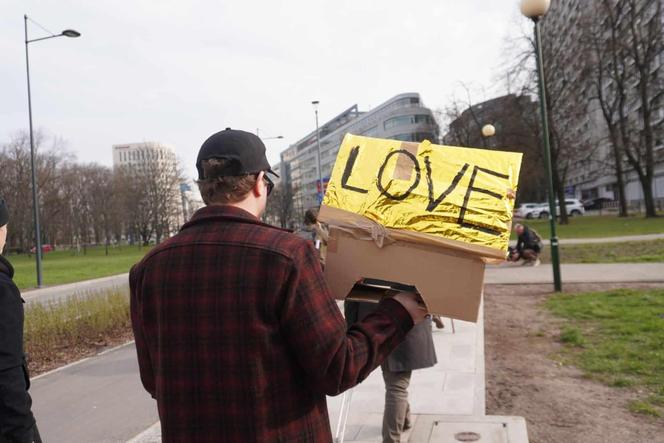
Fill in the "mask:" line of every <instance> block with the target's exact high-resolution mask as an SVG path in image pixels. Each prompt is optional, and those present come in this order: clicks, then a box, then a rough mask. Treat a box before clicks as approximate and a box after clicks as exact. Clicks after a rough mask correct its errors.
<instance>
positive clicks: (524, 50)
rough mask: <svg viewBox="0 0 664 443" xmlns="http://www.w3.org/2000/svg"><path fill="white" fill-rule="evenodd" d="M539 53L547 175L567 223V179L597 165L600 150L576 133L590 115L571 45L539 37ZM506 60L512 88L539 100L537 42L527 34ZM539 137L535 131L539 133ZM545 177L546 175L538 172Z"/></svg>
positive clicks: (581, 131)
mask: <svg viewBox="0 0 664 443" xmlns="http://www.w3.org/2000/svg"><path fill="white" fill-rule="evenodd" d="M542 53H543V57H542V60H543V64H544V79H545V83H546V86H547V89H546V94H547V96H546V98H547V112H548V114H549V140H550V148H551V170H552V181H553V186H554V192H555V194H556V195H555V196H556V198H557V199H558V206H559V220H560V223H561V224H566V223H568V222H569V219H568V214H567V208H566V204H565V197H566V189H565V187H566V186H565V185H566V183H567V181H568V178H569V174H570V172H571V171H572V169H579V168H581V167H583V165H588V164H590V163H591V162H594V161H597V160H596V153H597V152H598V144H597V143H596V141H594V140H592V139H591V138H590V137H589V136H588V134H587V129H588V128H581V127H579V124H578V122H579V121H583V119H584V118H585V117H586V115H587V113H588V104H587V101H586V100H584V99H585V98H586V95H587V79H586V78H585V77H584V75H583V72H582V71H577V70H575V69H574V66H576V65H577V64H578V60H579V59H582V58H583V55H582V54H579V53H578V51H576V49H574V48H571V47H570V42H569V40H566V39H561V38H559V36H558V35H555V34H554V33H547V32H543V35H542ZM508 57H509V58H510V59H511V60H512V63H511V64H510V65H508V66H506V68H505V76H506V78H508V79H509V80H508V84H509V85H510V88H516V89H517V90H520V91H521V94H529V95H531V96H533V97H538V83H537V71H536V64H535V42H534V39H533V37H532V36H531V31H530V29H528V30H527V31H526V30H524V32H523V33H522V35H521V36H520V37H518V38H517V39H515V40H513V41H512V42H511V47H510V48H509V49H508ZM538 132H539V129H538ZM542 173H543V174H544V173H545V171H544V170H542Z"/></svg>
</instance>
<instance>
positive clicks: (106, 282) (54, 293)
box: [21, 273, 129, 304]
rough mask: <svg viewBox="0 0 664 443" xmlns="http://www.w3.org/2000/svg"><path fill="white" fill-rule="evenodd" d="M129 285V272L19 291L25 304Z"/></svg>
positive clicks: (46, 301) (53, 300) (56, 300)
mask: <svg viewBox="0 0 664 443" xmlns="http://www.w3.org/2000/svg"><path fill="white" fill-rule="evenodd" d="M127 286H129V274H128V273H127V274H120V275H113V276H111V277H103V278H96V279H94V280H85V281H81V282H77V283H70V284H66V285H58V286H51V287H48V288H41V289H31V290H28V291H21V294H22V295H23V299H24V300H25V302H26V303H27V304H30V303H33V302H36V301H37V302H40V303H49V302H58V301H60V300H62V299H65V298H67V297H69V296H72V295H84V294H89V293H94V292H99V291H103V290H107V289H114V288H126V287H127Z"/></svg>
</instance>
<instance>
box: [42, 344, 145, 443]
mask: <svg viewBox="0 0 664 443" xmlns="http://www.w3.org/2000/svg"><path fill="white" fill-rule="evenodd" d="M30 393H31V395H32V398H33V401H34V403H33V411H34V413H35V417H36V418H37V423H38V424H39V430H40V432H41V434H42V437H43V439H44V441H47V442H86V443H87V442H124V441H126V440H128V439H130V438H132V437H133V436H135V435H136V434H138V433H139V432H141V431H143V430H144V429H146V428H148V427H149V426H150V425H152V424H153V423H154V422H155V421H157V420H158V416H157V406H156V402H155V401H154V400H153V399H152V398H151V397H150V395H149V394H148V393H147V392H146V391H145V390H144V389H143V386H142V385H141V382H140V379H139V375H138V362H137V360H136V350H135V348H134V345H133V343H129V344H127V345H124V346H120V347H117V348H114V349H111V350H109V351H107V352H104V353H102V354H100V355H97V356H95V357H92V358H88V359H85V360H82V361H80V362H77V363H74V364H72V365H69V366H65V367H64V368H60V369H57V370H55V371H53V372H50V373H46V374H44V375H42V376H39V377H35V378H34V379H32V387H31V388H30Z"/></svg>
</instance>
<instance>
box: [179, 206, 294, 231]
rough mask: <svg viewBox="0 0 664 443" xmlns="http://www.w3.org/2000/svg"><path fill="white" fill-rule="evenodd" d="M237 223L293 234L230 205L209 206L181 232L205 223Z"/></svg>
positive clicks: (200, 211)
mask: <svg viewBox="0 0 664 443" xmlns="http://www.w3.org/2000/svg"><path fill="white" fill-rule="evenodd" d="M224 221H228V222H236V223H249V224H254V225H259V226H265V227H267V228H271V229H276V230H279V231H284V232H291V231H289V230H288V229H281V228H278V227H276V226H272V225H268V224H267V223H263V222H262V221H260V220H259V219H257V218H256V217H255V216H254V215H253V214H250V213H249V212H247V211H245V210H244V209H240V208H238V207H235V206H230V205H208V206H205V207H203V208H201V209H199V210H198V211H196V212H195V213H194V215H193V216H192V217H191V220H189V221H188V222H187V223H185V224H184V225H183V226H182V228H180V231H183V230H185V229H187V228H190V227H192V226H196V225H200V224H203V223H213V222H224Z"/></svg>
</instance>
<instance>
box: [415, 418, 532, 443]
mask: <svg viewBox="0 0 664 443" xmlns="http://www.w3.org/2000/svg"><path fill="white" fill-rule="evenodd" d="M408 441H409V442H411V443H429V442H431V443H433V442H435V443H458V442H460V441H472V442H479V443H528V431H527V429H526V421H525V420H524V419H523V418H522V417H503V416H484V417H468V416H466V417H464V416H440V415H438V416H436V415H420V416H419V417H418V419H417V422H415V426H414V427H413V430H412V433H411V436H410V440H408Z"/></svg>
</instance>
